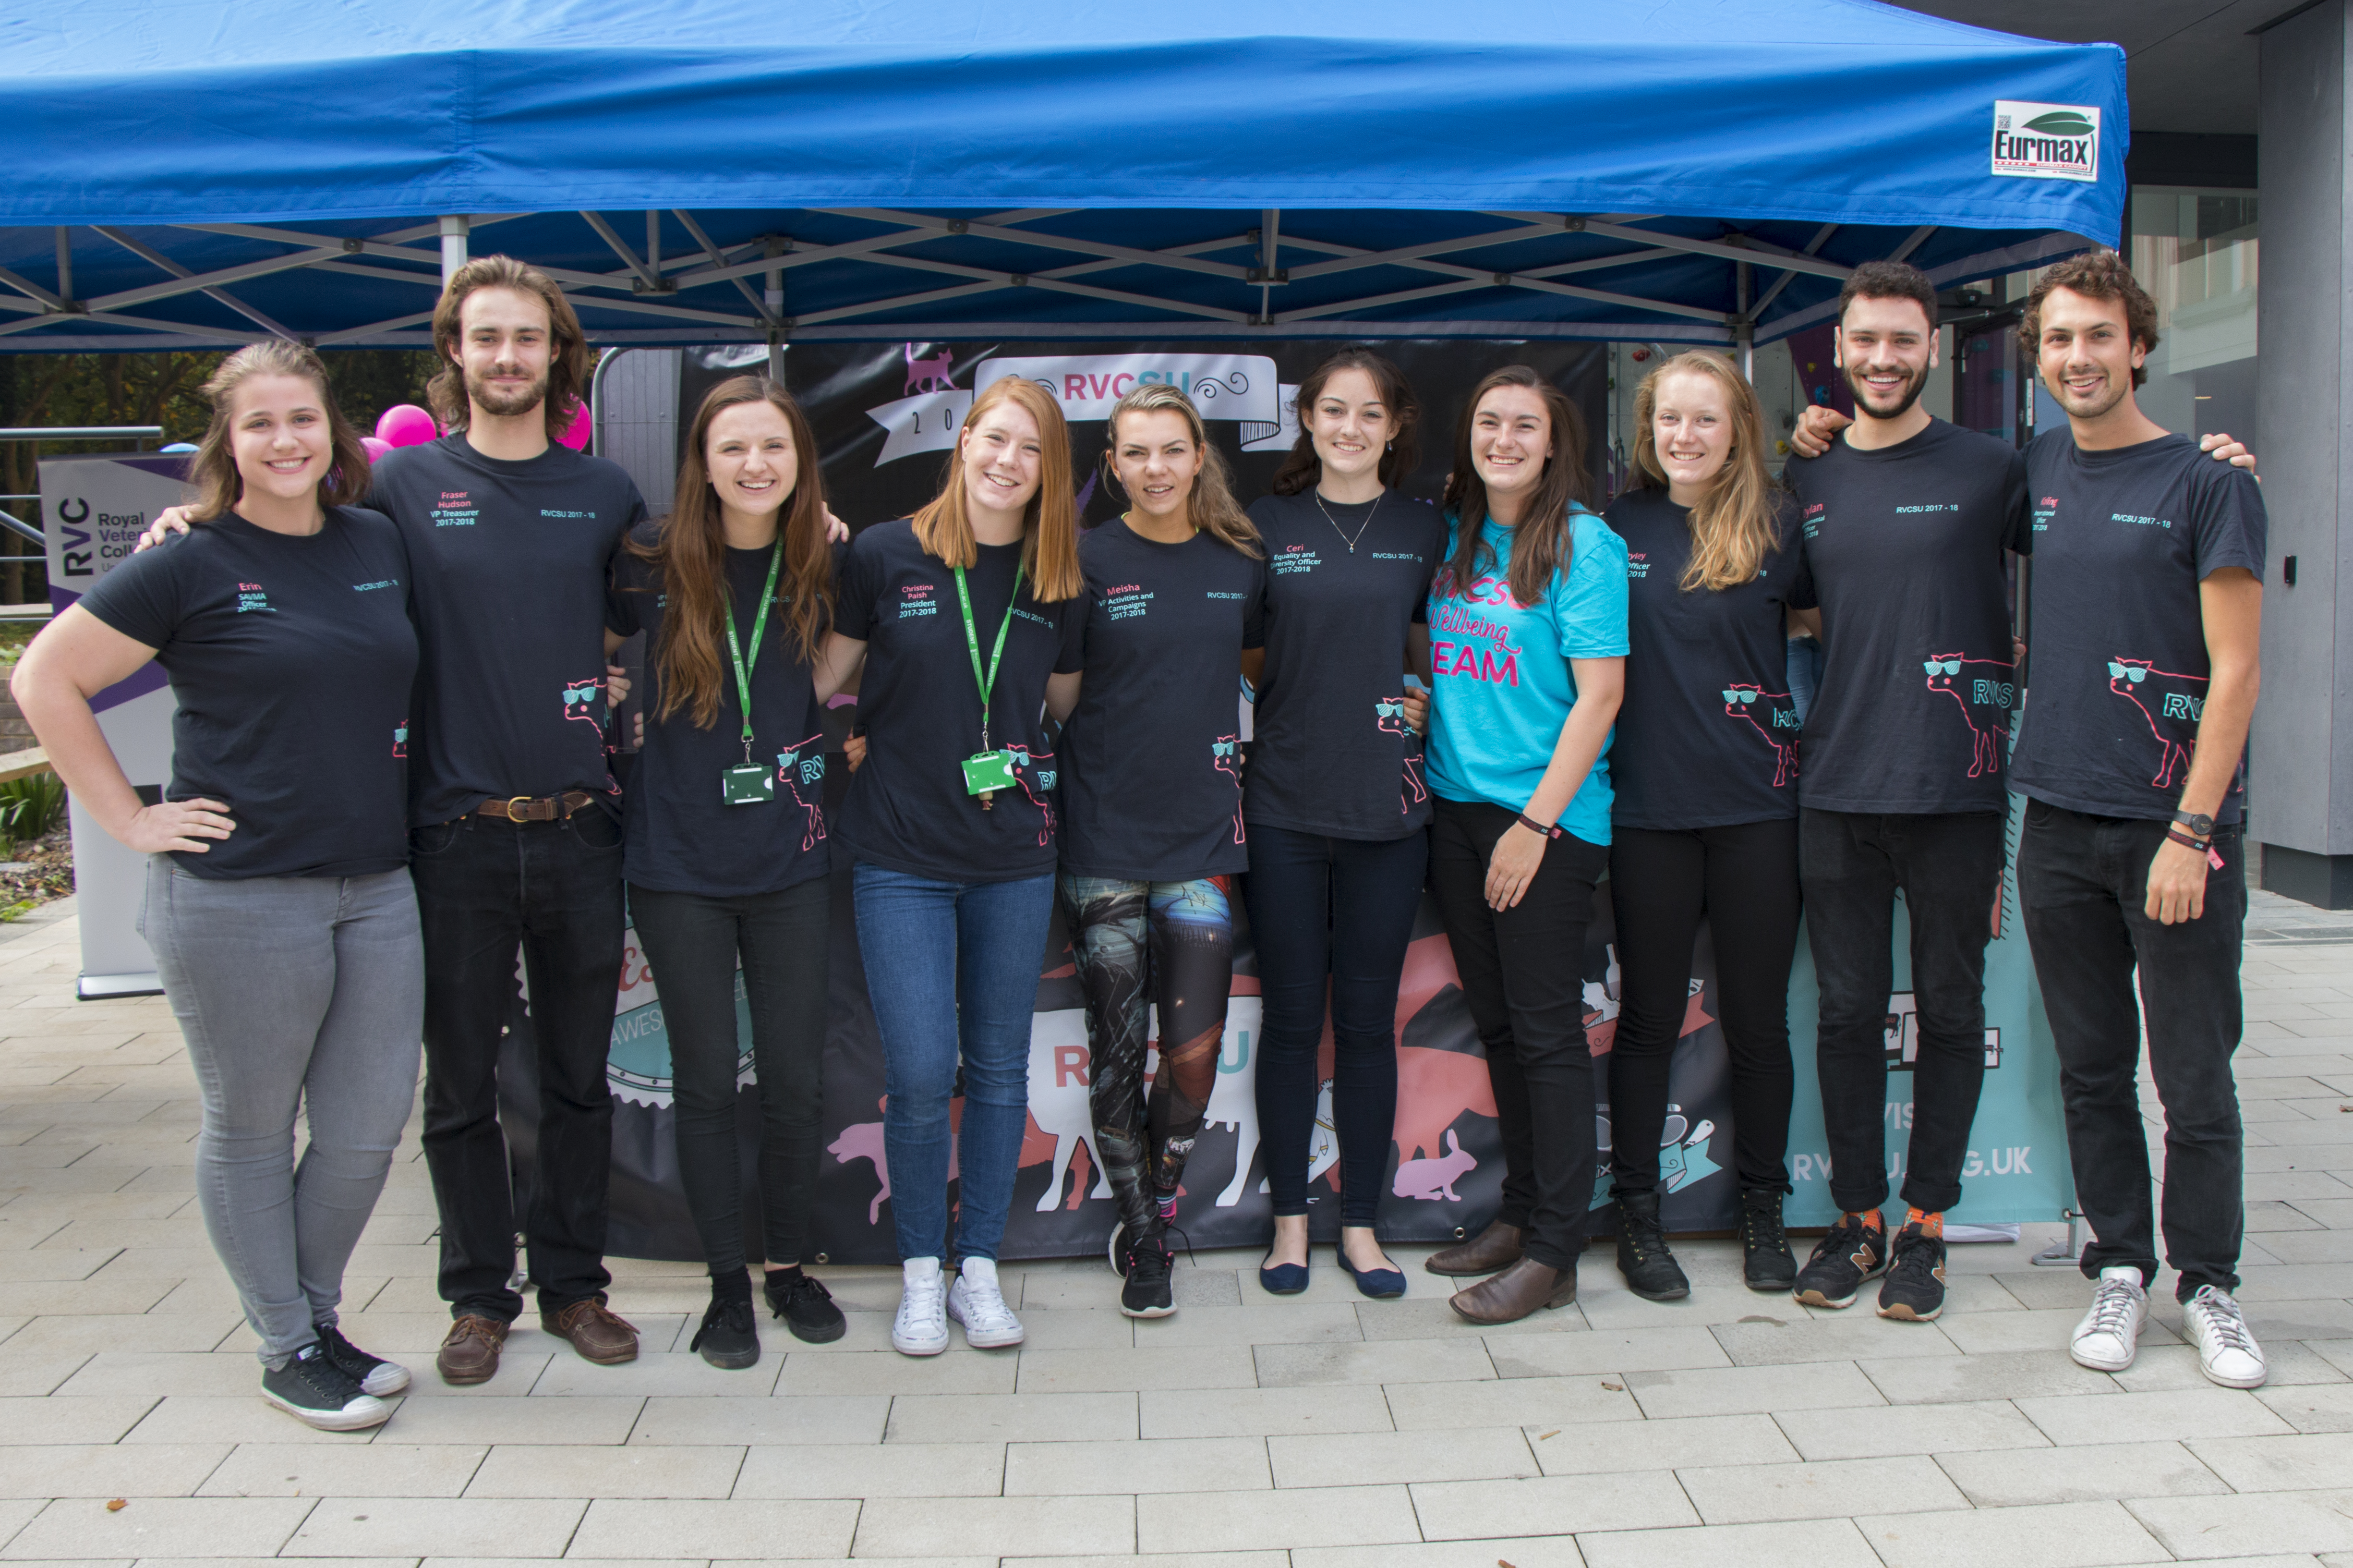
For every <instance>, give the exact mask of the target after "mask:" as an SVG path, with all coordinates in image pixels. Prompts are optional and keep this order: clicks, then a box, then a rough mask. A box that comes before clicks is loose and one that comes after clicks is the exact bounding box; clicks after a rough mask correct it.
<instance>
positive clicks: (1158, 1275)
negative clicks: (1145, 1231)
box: [1119, 1236, 1176, 1318]
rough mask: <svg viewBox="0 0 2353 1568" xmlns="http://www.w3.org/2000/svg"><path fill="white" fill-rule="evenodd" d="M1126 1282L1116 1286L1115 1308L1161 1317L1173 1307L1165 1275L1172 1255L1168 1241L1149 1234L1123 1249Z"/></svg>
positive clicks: (1172, 1261)
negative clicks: (1116, 1300) (1125, 1250)
mask: <svg viewBox="0 0 2353 1568" xmlns="http://www.w3.org/2000/svg"><path fill="white" fill-rule="evenodd" d="M1125 1262H1126V1265H1127V1267H1126V1268H1125V1269H1124V1273H1125V1274H1126V1276H1127V1283H1125V1284H1124V1285H1122V1286H1121V1287H1120V1288H1119V1310H1121V1311H1123V1312H1124V1313H1126V1314H1127V1315H1128V1316H1129V1317H1131V1318H1165V1317H1166V1316H1168V1314H1169V1313H1171V1312H1173V1311H1175V1310H1176V1291H1175V1288H1174V1287H1173V1285H1172V1284H1171V1282H1170V1279H1169V1275H1170V1273H1171V1271H1172V1269H1173V1268H1174V1266H1175V1264H1176V1259H1175V1258H1172V1257H1171V1256H1170V1255H1169V1252H1168V1243H1167V1242H1166V1240H1165V1239H1164V1238H1162V1237H1157V1236H1149V1237H1145V1238H1144V1239H1143V1240H1142V1241H1139V1242H1136V1243H1135V1244H1134V1245H1133V1246H1131V1247H1128V1249H1127V1258H1126V1259H1125Z"/></svg>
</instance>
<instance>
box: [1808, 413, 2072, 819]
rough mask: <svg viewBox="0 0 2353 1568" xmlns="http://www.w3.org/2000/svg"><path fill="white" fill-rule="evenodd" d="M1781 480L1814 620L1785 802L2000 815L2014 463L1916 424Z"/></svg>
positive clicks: (2010, 688) (2011, 695)
mask: <svg viewBox="0 0 2353 1568" xmlns="http://www.w3.org/2000/svg"><path fill="white" fill-rule="evenodd" d="M1788 481H1789V484H1790V486H1791V487H1792V488H1793V489H1796V491H1797V492H1798V501H1799V507H1800V509H1801V510H1800V513H1799V531H1800V532H1801V534H1802V535H1803V537H1804V554H1805V564H1806V571H1807V574H1808V577H1809V579H1810V582H1809V584H1808V587H1809V589H1810V594H1811V596H1812V598H1813V600H1814V603H1815V604H1817V605H1820V609H1821V612H1822V654H1823V662H1822V677H1821V689H1820V691H1819V692H1818V693H1817V694H1816V696H1815V698H1814V705H1813V708H1812V709H1811V710H1810V711H1809V712H1808V713H1807V715H1806V731H1805V735H1804V737H1803V739H1802V740H1801V741H1800V742H1799V748H1798V750H1799V762H1800V763H1801V767H1800V771H1799V775H1798V800H1799V805H1805V806H1809V807H1811V808H1813V809H1816V810H1820V811H1844V812H1859V813H1881V812H1885V813H1890V814H1928V813H1945V812H1989V811H1990V812H2000V811H2007V810H2008V809H2009V806H2010V796H2009V794H2008V792H2007V791H2006V790H2005V789H2004V788H2003V787H2002V773H2003V766H2004V761H2005V758H2006V757H2007V755H2008V753H2009V750H2010V714H2011V712H2012V710H2014V709H2015V707H2016V704H2017V683H2016V679H2015V676H2014V673H2013V671H2012V669H2011V647H2010V580H2009V563H2008V560H2007V558H2006V556H2005V554H2004V552H2006V551H2011V550H2015V551H2019V552H2026V551H2030V550H2031V549H2032V548H2033V543H2032V540H2031V535H2029V534H2028V532H2027V529H2026V521H2027V520H2026V455H2025V454H2024V453H2023V452H2021V451H2018V450H2017V449H2015V448H2014V447H2010V446H2009V445H2008V444H2006V443H2004V442H2001V441H1998V440H1996V439H1995V438H1994V437H1990V436H1985V435H1980V434H1979V433H1978V432H1977V431H1974V430H1963V429H1961V428H1959V427H1958V426H1953V425H1948V424H1947V423H1946V422H1945V421H1943V420H1942V419H1932V420H1930V421H1929V422H1928V427H1927V428H1926V430H1923V431H1921V432H1920V434H1918V435H1917V436H1915V437H1912V438H1911V439H1910V440H1908V441H1900V442H1898V443H1897V444H1895V445H1894V446H1893V447H1876V448H1873V449H1870V450H1865V449H1863V448H1862V447H1851V446H1849V445H1847V443H1846V442H1845V441H1844V440H1842V439H1841V440H1837V441H1833V442H1831V449H1830V450H1829V451H1827V452H1825V453H1823V454H1822V455H1821V456H1820V457H1819V458H1790V459H1789V465H1788ZM1790 602H1791V603H1792V604H1793V605H1797V607H1799V608H1800V609H1806V608H1810V607H1812V606H1811V605H1808V604H1807V603H1806V602H1805V600H1803V599H1800V598H1794V597H1793V598H1792V599H1791V601H1790Z"/></svg>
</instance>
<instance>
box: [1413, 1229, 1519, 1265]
mask: <svg viewBox="0 0 2353 1568" xmlns="http://www.w3.org/2000/svg"><path fill="white" fill-rule="evenodd" d="M1526 1244H1527V1233H1526V1232H1525V1231H1524V1230H1522V1229H1521V1228H1520V1227H1519V1226H1515V1225H1505V1224H1504V1222H1503V1221H1502V1220H1497V1221H1495V1222H1494V1223H1493V1225H1490V1226H1488V1227H1487V1228H1486V1229H1484V1230H1482V1231H1481V1232H1480V1233H1479V1234H1478V1235H1476V1236H1474V1237H1472V1238H1471V1239H1470V1240H1468V1241H1466V1242H1463V1243H1461V1244H1460V1245H1459V1246H1455V1247H1448V1248H1447V1249H1446V1250H1445V1251H1443V1252H1433V1253H1431V1254H1430V1257H1429V1258H1427V1259H1425V1260H1424V1261H1423V1263H1422V1267H1423V1268H1427V1269H1429V1270H1430V1272H1431V1273H1432V1274H1462V1275H1479V1274H1493V1273H1495V1272H1496V1271H1497V1270H1499V1269H1504V1268H1510V1267H1511V1266H1512V1265H1513V1264H1514V1263H1517V1262H1518V1261H1519V1260H1520V1254H1521V1252H1522V1251H1523V1250H1525V1247H1526Z"/></svg>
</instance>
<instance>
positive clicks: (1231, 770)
mask: <svg viewBox="0 0 2353 1568" xmlns="http://www.w3.org/2000/svg"><path fill="white" fill-rule="evenodd" d="M1209 765H1210V766H1211V767H1213V768H1215V769H1217V770H1218V772H1219V773H1223V774H1225V775H1226V776H1227V777H1228V778H1229V779H1231V780H1233V781H1234V842H1235V843H1237V844H1240V842H1241V841H1242V774H1241V758H1240V756H1238V755H1237V754H1236V746H1235V743H1234V737H1233V736H1231V735H1220V736H1219V737H1218V738H1217V739H1216V740H1214V741H1212V742H1209Z"/></svg>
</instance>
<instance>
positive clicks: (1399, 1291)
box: [1259, 1244, 1405, 1301]
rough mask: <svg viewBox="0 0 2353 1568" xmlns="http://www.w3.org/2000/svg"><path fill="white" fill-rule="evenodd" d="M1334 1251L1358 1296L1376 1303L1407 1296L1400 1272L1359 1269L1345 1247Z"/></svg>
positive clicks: (1261, 1271) (1337, 1247) (1390, 1269)
mask: <svg viewBox="0 0 2353 1568" xmlns="http://www.w3.org/2000/svg"><path fill="white" fill-rule="evenodd" d="M1333 1250H1334V1251H1335V1252H1336V1253H1337V1254H1339V1258H1340V1270H1341V1272H1342V1273H1344V1274H1345V1275H1347V1277H1348V1278H1349V1279H1354V1280H1355V1281H1356V1293H1357V1294H1358V1295H1360V1296H1370V1297H1371V1298H1372V1299H1373V1300H1376V1301H1392V1300H1396V1299H1397V1298H1398V1297H1399V1296H1402V1295H1404V1294H1405V1276H1404V1274H1402V1273H1401V1272H1399V1271H1398V1270H1397V1269H1395V1268H1357V1267H1356V1265H1355V1264H1353V1263H1351V1262H1349V1261H1348V1249H1347V1248H1346V1247H1343V1246H1339V1245H1337V1244H1335V1246H1334V1247H1333ZM1259 1272H1260V1273H1261V1275H1263V1274H1264V1273H1265V1272H1266V1271H1265V1270H1264V1269H1261V1270H1260V1271H1259ZM1300 1272H1301V1273H1303V1274H1304V1273H1305V1272H1306V1270H1305V1269H1301V1270H1300Z"/></svg>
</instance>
